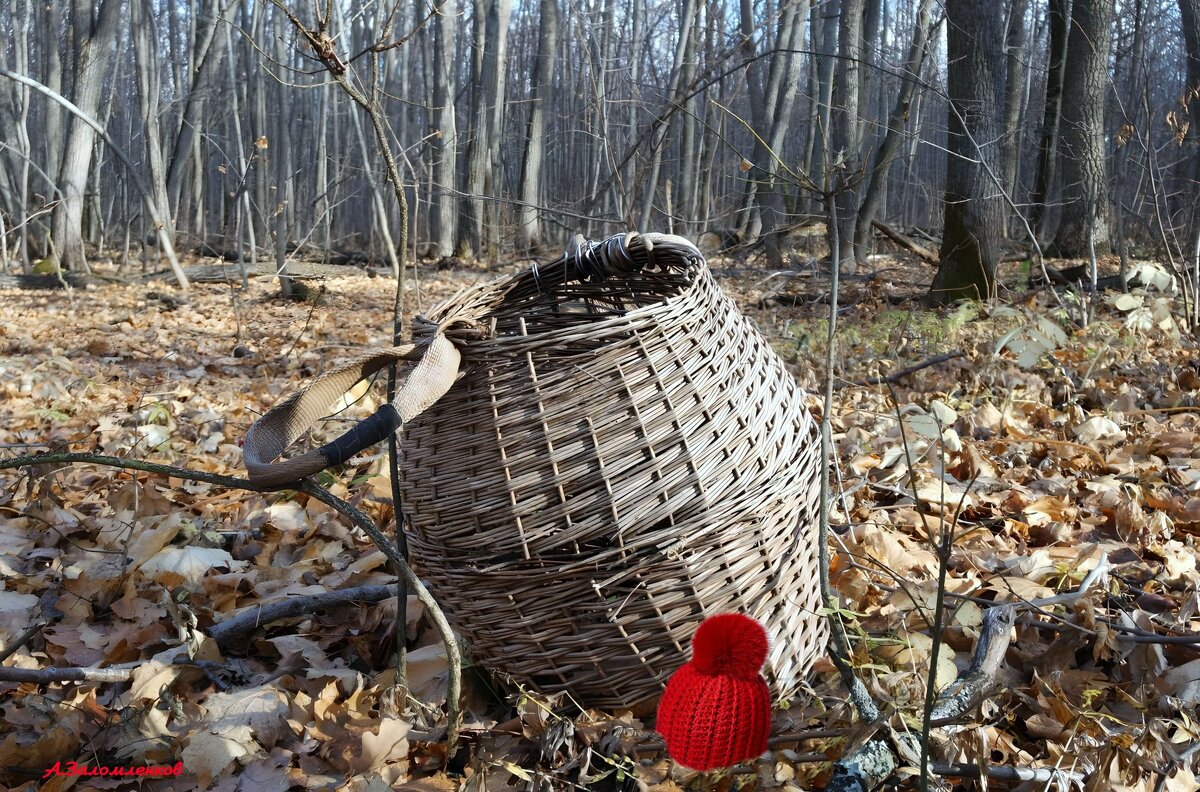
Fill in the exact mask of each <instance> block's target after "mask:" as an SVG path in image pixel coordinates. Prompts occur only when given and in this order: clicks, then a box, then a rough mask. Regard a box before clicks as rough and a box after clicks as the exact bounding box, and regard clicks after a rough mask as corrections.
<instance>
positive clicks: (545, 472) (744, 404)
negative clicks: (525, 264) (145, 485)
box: [247, 234, 826, 708]
mask: <svg viewBox="0 0 1200 792" xmlns="http://www.w3.org/2000/svg"><path fill="white" fill-rule="evenodd" d="M413 334H414V340H415V341H416V342H417V346H416V349H418V350H420V349H425V348H427V349H428V350H429V352H427V353H426V354H425V359H424V361H423V362H422V363H421V365H420V366H418V369H417V370H416V371H414V372H413V373H412V374H410V376H409V380H408V384H409V385H413V383H414V382H416V381H417V380H419V379H428V378H429V377H427V376H426V375H425V374H424V373H423V372H422V371H421V368H422V367H424V366H429V365H430V358H431V357H433V355H432V353H433V352H434V351H436V350H437V349H447V350H448V349H450V348H451V345H452V347H453V350H456V351H457V353H458V354H448V355H446V358H447V359H448V362H446V363H444V364H438V365H443V367H444V366H449V367H450V377H449V378H448V379H447V378H446V377H445V376H443V377H442V380H443V382H442V384H441V385H440V386H438V387H436V388H434V389H433V391H434V392H433V393H432V394H429V395H425V396H422V397H419V398H416V399H415V402H416V406H412V405H411V404H410V405H399V404H398V410H399V413H400V414H401V418H403V432H402V435H401V443H400V448H401V455H402V462H401V465H402V470H403V484H402V489H403V495H404V504H403V508H404V513H405V516H406V517H407V518H408V519H409V521H410V524H411V530H410V536H409V542H410V547H411V551H412V558H413V564H414V567H416V568H417V570H418V573H419V574H421V575H422V576H423V577H424V578H425V579H427V580H428V583H429V586H430V588H431V590H432V591H433V593H434V595H435V596H436V597H437V599H438V601H439V602H440V603H441V604H442V605H443V606H444V607H445V609H446V611H447V613H448V615H449V616H450V618H451V620H452V621H453V623H454V624H455V627H456V628H457V629H458V630H460V631H461V632H462V634H463V636H464V637H465V638H466V639H467V641H468V643H469V645H470V649H471V652H472V655H473V656H474V657H475V659H476V660H477V661H478V662H480V663H481V664H482V665H484V666H486V667H487V668H489V669H492V670H494V671H496V672H499V673H501V674H503V675H508V676H510V677H512V678H513V679H514V680H515V681H517V682H519V683H521V684H524V685H527V686H529V687H532V688H534V689H536V690H539V691H542V692H545V693H556V692H559V691H566V692H568V693H569V694H570V695H571V696H572V697H573V698H574V699H575V700H576V701H577V702H578V703H580V704H581V705H583V706H587V707H598V708H619V707H626V706H635V705H637V704H638V703H642V702H645V701H646V700H649V699H652V698H654V697H656V696H657V695H658V694H659V693H660V692H661V690H662V685H663V683H664V682H665V680H666V678H667V676H668V675H669V674H670V673H671V672H672V671H674V670H675V668H676V667H678V666H679V665H680V664H682V663H683V662H684V661H685V660H686V659H687V656H688V650H687V646H688V642H689V640H690V638H691V635H692V633H693V632H694V630H695V628H696V626H697V625H698V624H699V622H700V620H701V619H702V618H703V617H704V616H705V615H708V614H712V613H716V612H720V611H727V610H736V611H741V612H743V613H746V614H748V615H751V616H754V617H756V618H758V619H759V620H761V621H762V622H763V623H764V625H765V626H766V628H767V631H768V634H769V635H770V638H771V651H770V655H769V658H768V669H767V671H768V676H769V678H770V679H771V681H772V683H773V686H774V693H775V694H776V695H777V696H790V695H791V694H793V693H794V692H795V690H796V688H797V687H798V686H799V684H800V683H801V682H802V681H803V677H804V676H805V674H806V673H807V671H808V668H809V667H810V665H811V662H812V660H813V659H814V657H815V656H816V655H817V654H818V653H819V652H820V651H821V650H822V648H823V645H824V639H825V635H826V631H825V626H824V623H823V620H821V619H820V618H819V617H818V615H817V608H818V606H819V591H818V570H817V527H816V526H817V518H818V493H819V481H820V475H821V470H822V466H821V462H820V458H819V456H820V443H819V436H818V430H817V427H816V425H815V422H814V421H813V419H812V417H811V416H810V415H809V414H808V412H807V411H806V409H805V408H804V406H803V403H802V397H803V393H802V391H801V390H800V388H799V387H798V386H797V385H796V383H795V381H794V379H793V377H792V376H791V375H790V374H789V373H788V372H787V370H786V369H785V368H784V366H783V363H782V362H781V361H780V360H779V358H778V357H777V356H776V355H775V353H774V352H773V351H772V350H771V348H770V347H769V346H768V344H767V343H766V341H765V340H764V339H763V338H762V336H760V335H759V333H758V332H757V331H756V330H755V328H754V327H753V326H752V325H751V323H750V322H749V321H748V320H747V319H746V318H745V317H744V316H742V315H741V313H739V312H738V310H737V308H736V307H735V306H734V304H733V302H732V301H731V300H730V299H729V298H728V297H727V296H725V295H724V294H723V293H722V292H721V290H720V288H719V287H718V286H717V284H716V283H715V282H714V280H713V279H712V276H711V273H710V272H709V270H708V268H707V266H706V265H705V262H704V259H703V257H702V256H701V255H700V253H699V251H698V250H696V248H695V247H693V246H692V245H691V244H690V243H688V242H687V241H685V240H683V239H680V238H678V237H673V236H666V235H658V234H649V235H640V236H639V235H628V236H626V235H620V236H617V237H613V238H611V239H608V240H606V241H604V242H602V243H599V244H594V243H585V242H582V241H580V242H576V243H573V246H572V249H571V250H569V251H568V253H567V254H566V255H565V256H563V257H562V258H560V259H559V260H558V261H555V262H554V263H552V264H550V265H546V266H542V267H533V268H531V269H530V270H528V271H526V272H523V273H521V274H519V275H516V276H514V277H511V278H508V279H505V280H501V281H499V282H496V283H492V284H489V285H485V286H480V287H475V288H472V289H469V290H467V291H465V292H462V293H460V294H459V295H457V296H456V297H454V298H453V299H451V300H449V301H447V302H446V303H443V304H442V305H440V306H438V307H437V308H436V309H434V310H433V311H432V312H430V314H429V315H428V317H427V318H426V317H421V318H419V319H418V320H416V322H415V323H414V328H413ZM447 340H448V341H449V342H450V344H447V343H446V341H447ZM439 345H441V346H439ZM414 355H415V353H410V351H409V350H407V349H406V350H405V354H404V356H405V357H413V356H414ZM459 355H461V363H460V362H459V361H458V360H457V358H458V357H459ZM347 368H349V369H351V370H352V371H353V370H354V367H353V366H350V367H347ZM456 371H457V373H458V374H459V377H458V379H457V381H454V378H453V374H454V373H455V372H456ZM355 373H358V372H355ZM434 379H436V378H434ZM443 392H444V393H443ZM401 401H402V400H401ZM277 409H278V408H277ZM268 417H269V416H268ZM264 420H266V419H265V418H264ZM293 434H294V432H293ZM291 439H294V438H291ZM291 439H289V438H287V437H284V438H282V439H281V440H280V441H278V442H276V443H275V446H278V445H279V443H280V442H282V443H283V446H282V447H279V448H275V447H272V448H271V449H270V450H271V451H272V452H274V453H269V455H268V461H269V459H270V458H273V457H274V456H275V455H277V454H278V453H279V452H280V451H282V450H283V447H286V445H287V444H288V443H290V442H291ZM250 445H251V442H250V438H249V437H248V438H247V446H248V447H249V446H250ZM329 449H330V446H326V447H324V448H323V449H322V451H328V450H329ZM330 455H331V454H326V456H330ZM344 455H345V454H344V452H343V453H339V454H337V456H339V457H344ZM321 461H322V462H326V461H328V460H327V459H326V460H321ZM278 464H279V463H276V465H278ZM268 467H275V466H268ZM293 478H294V476H293Z"/></svg>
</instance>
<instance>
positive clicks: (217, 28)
mask: <svg viewBox="0 0 1200 792" xmlns="http://www.w3.org/2000/svg"><path fill="white" fill-rule="evenodd" d="M236 2H237V0H206V2H205V5H204V6H203V7H204V9H205V15H206V16H212V17H213V18H212V19H210V20H209V21H208V23H207V25H206V26H205V27H204V28H203V32H202V33H201V39H200V41H199V42H198V43H197V46H196V49H195V54H194V55H193V59H194V62H193V64H192V68H191V69H190V73H191V84H190V86H189V87H188V92H187V99H186V100H185V101H184V106H183V120H182V123H180V125H179V132H178V134H176V136H175V145H174V146H173V147H172V150H171V160H170V162H171V168H170V170H169V171H168V172H167V195H168V196H169V198H170V201H171V206H172V207H174V208H175V211H176V213H177V212H178V211H179V199H180V194H181V192H182V185H183V176H184V173H186V171H187V168H188V165H189V163H190V161H191V157H192V153H193V150H194V147H193V145H192V141H193V140H194V139H195V137H196V136H197V133H198V132H200V131H201V130H202V129H203V127H204V126H205V124H204V108H205V104H206V101H207V99H208V95H209V92H210V91H211V89H212V86H213V83H214V81H215V79H214V74H215V72H216V69H217V65H218V63H219V62H220V60H221V54H222V52H223V51H224V49H225V37H226V36H228V35H229V25H228V23H227V22H226V19H225V17H226V15H227V14H228V13H229V12H230V10H231V9H232V8H233V5H234V4H235V3H236ZM197 29H198V30H199V21H198V20H197Z"/></svg>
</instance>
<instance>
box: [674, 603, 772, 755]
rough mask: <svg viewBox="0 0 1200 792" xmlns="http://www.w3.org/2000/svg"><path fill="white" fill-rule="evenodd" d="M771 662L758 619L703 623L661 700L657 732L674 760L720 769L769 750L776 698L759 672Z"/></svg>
mask: <svg viewBox="0 0 1200 792" xmlns="http://www.w3.org/2000/svg"><path fill="white" fill-rule="evenodd" d="M766 659H767V633H766V631H765V630H764V629H763V627H762V625H761V624H759V623H758V622H756V621H755V620H754V619H751V618H749V617H748V616H743V615H741V614H740V613H722V614H718V615H716V616H712V617H710V618H708V619H705V620H704V621H703V622H701V623H700V627H699V628H697V630H696V635H695V636H694V637H693V638H692V660H691V662H690V663H686V664H684V665H683V666H682V667H681V668H680V669H679V670H678V671H676V672H675V673H674V674H672V675H671V679H670V680H669V681H668V682H667V689H666V691H665V692H664V693H663V696H662V698H661V699H660V700H659V702H658V720H657V722H656V728H657V729H658V732H659V733H660V734H662V736H663V738H664V739H665V740H666V744H667V753H668V754H669V755H670V756H671V758H672V759H674V760H675V761H676V762H677V763H679V764H681V765H683V766H684V767H690V768H692V769H693V770H715V769H716V768H719V767H729V766H730V765H735V764H737V763H738V762H742V761H745V760H747V759H750V758H752V757H755V756H758V755H759V754H761V753H762V752H763V751H765V750H767V736H768V734H769V733H770V731H771V695H770V692H769V691H768V690H767V683H766V681H765V680H764V679H763V678H762V676H761V675H760V674H759V673H758V672H759V669H760V668H762V664H763V662H764V661H765V660H766Z"/></svg>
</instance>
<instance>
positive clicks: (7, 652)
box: [0, 620, 54, 663]
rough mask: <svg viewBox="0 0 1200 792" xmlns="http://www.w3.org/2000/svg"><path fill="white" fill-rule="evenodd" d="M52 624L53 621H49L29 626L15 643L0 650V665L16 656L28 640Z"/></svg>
mask: <svg viewBox="0 0 1200 792" xmlns="http://www.w3.org/2000/svg"><path fill="white" fill-rule="evenodd" d="M53 623H54V620H51V621H42V622H37V623H35V624H33V625H31V626H30V627H29V629H28V630H26V631H25V632H23V633H21V634H20V635H18V636H17V638H16V640H15V641H13V642H12V643H11V644H9V645H8V646H6V647H4V649H3V650H0V663H3V662H4V661H5V660H7V659H8V658H10V657H12V656H13V655H14V654H16V653H17V650H18V649H20V648H21V647H22V646H24V645H25V644H27V643H29V640H30V639H31V638H33V636H35V635H37V634H38V633H40V632H41V631H42V630H44V629H46V628H47V627H49V626H50V625H51V624H53Z"/></svg>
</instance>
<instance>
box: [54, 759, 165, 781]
mask: <svg viewBox="0 0 1200 792" xmlns="http://www.w3.org/2000/svg"><path fill="white" fill-rule="evenodd" d="M178 775H183V762H176V763H175V764H173V765H139V766H137V767H135V766H133V765H129V766H126V767H121V766H119V765H81V764H79V763H78V762H55V763H54V766H53V767H51V768H50V769H48V770H47V771H46V772H44V773H42V778H49V777H50V776H112V777H114V778H129V777H135V778H136V777H143V778H166V777H168V776H178Z"/></svg>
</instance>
